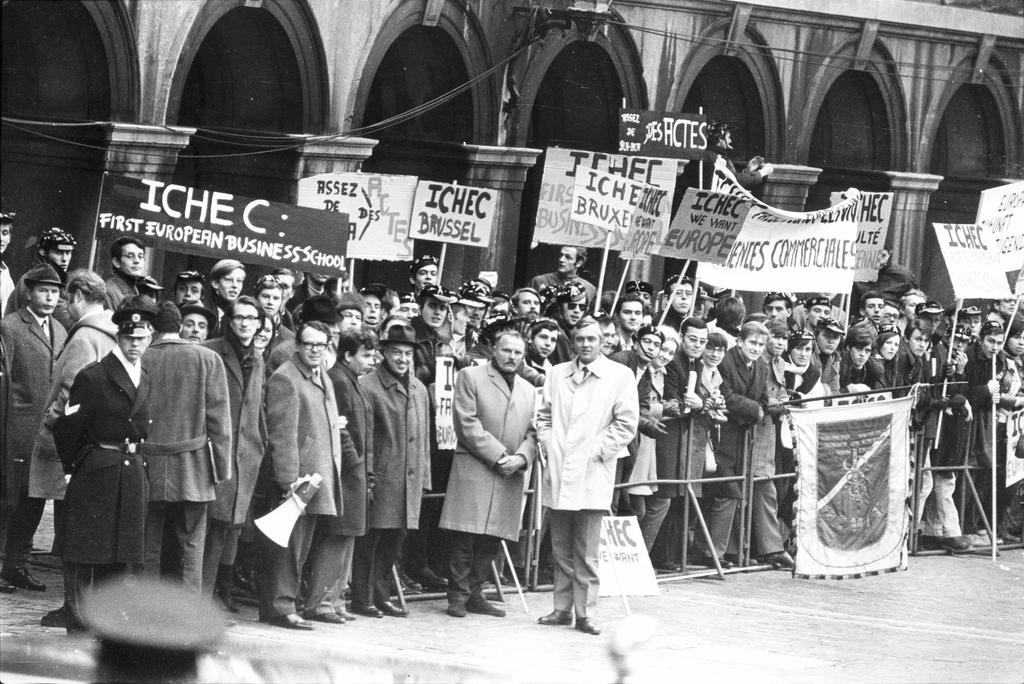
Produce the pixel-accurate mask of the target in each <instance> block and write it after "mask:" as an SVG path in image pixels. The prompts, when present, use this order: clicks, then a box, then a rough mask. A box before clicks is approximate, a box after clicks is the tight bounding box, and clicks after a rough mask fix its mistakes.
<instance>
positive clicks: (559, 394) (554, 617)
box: [535, 317, 640, 634]
mask: <svg viewBox="0 0 1024 684" xmlns="http://www.w3.org/2000/svg"><path fill="white" fill-rule="evenodd" d="M572 343H573V349H574V350H575V355H576V356H575V358H574V359H573V360H571V361H567V362H565V363H560V364H558V365H557V366H555V367H554V368H552V369H551V372H550V373H549V374H548V376H547V379H546V381H545V383H544V391H543V393H542V397H541V405H540V408H539V409H538V411H537V419H536V422H535V424H536V427H537V440H538V441H539V442H540V445H541V448H542V450H543V453H544V454H545V455H546V456H547V463H546V468H545V469H544V492H543V498H542V504H543V505H544V506H546V507H548V509H549V511H550V521H551V555H552V557H553V560H554V563H555V592H554V608H555V609H554V610H553V611H552V612H551V613H549V614H548V615H545V616H544V617H542V618H540V619H539V620H538V622H539V623H540V624H542V625H568V624H571V623H572V611H573V610H575V612H576V625H575V626H576V629H578V630H579V631H581V632H584V633H586V634H600V633H601V630H600V629H599V628H598V627H597V625H596V624H595V623H594V621H593V617H592V616H593V611H594V608H595V607H596V606H597V593H598V588H599V580H598V576H597V553H598V546H599V544H600V535H601V519H602V518H603V517H604V516H605V515H606V514H607V511H608V508H609V506H610V505H611V500H612V492H613V489H614V486H615V463H616V460H617V459H619V458H625V457H626V456H627V455H628V450H627V447H628V445H629V443H630V442H632V441H633V438H634V437H635V436H636V431H637V426H638V424H639V420H640V416H639V400H638V399H637V389H636V378H635V377H634V376H633V373H632V371H630V370H629V368H627V367H626V366H623V365H622V364H618V363H615V362H614V361H611V360H609V359H607V358H605V357H604V356H603V355H602V354H601V327H600V325H599V324H598V323H597V321H595V320H594V319H593V318H590V317H586V318H583V319H581V320H580V321H579V322H578V323H577V324H576V325H575V326H573V329H572Z"/></svg>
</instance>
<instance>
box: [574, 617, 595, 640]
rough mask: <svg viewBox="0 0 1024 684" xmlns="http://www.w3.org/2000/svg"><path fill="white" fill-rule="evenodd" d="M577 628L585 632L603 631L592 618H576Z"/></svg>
mask: <svg viewBox="0 0 1024 684" xmlns="http://www.w3.org/2000/svg"><path fill="white" fill-rule="evenodd" d="M576 629H577V630H579V631H580V632H583V633H584V634H593V635H595V636H596V635H598V634H600V633H601V628H600V627H598V626H597V625H595V624H594V621H593V620H591V619H590V618H579V619H577V620H576Z"/></svg>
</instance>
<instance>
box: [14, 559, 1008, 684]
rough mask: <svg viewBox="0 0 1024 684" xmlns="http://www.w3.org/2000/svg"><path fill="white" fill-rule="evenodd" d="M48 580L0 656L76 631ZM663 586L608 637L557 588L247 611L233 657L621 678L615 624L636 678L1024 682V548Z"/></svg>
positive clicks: (609, 626)
mask: <svg viewBox="0 0 1024 684" xmlns="http://www.w3.org/2000/svg"><path fill="white" fill-rule="evenodd" d="M40 574H41V575H42V576H43V577H44V578H45V580H46V582H47V584H48V585H49V587H48V590H47V591H46V592H45V594H39V593H32V592H18V593H17V594H14V595H10V596H6V595H5V596H3V597H2V598H0V625H2V630H0V646H10V645H11V644H15V643H19V642H24V641H26V640H33V641H34V642H36V643H40V642H41V643H53V644H54V645H57V646H59V645H60V644H63V643H65V641H64V640H66V637H64V636H63V631H62V630H57V629H47V628H43V627H40V626H39V622H38V621H39V616H40V615H41V614H42V612H44V611H45V610H46V609H48V608H51V607H55V606H56V605H57V604H58V603H59V597H60V587H59V584H60V577H59V573H57V572H56V571H55V570H47V569H43V570H42V571H41V573H40ZM662 589H663V593H662V595H661V596H659V597H647V598H634V599H630V606H631V608H632V612H633V614H634V616H643V617H642V618H641V619H639V620H636V618H634V619H633V620H632V621H627V620H625V618H626V614H625V609H624V607H623V605H622V602H621V600H619V599H602V600H601V604H600V612H599V615H598V622H599V623H600V624H601V626H602V627H604V628H605V633H604V634H602V635H601V636H599V637H592V636H588V635H584V634H581V633H579V632H576V631H575V630H572V629H569V628H563V627H541V626H539V625H537V624H535V620H536V617H537V616H539V615H541V614H543V613H546V612H547V611H548V610H550V606H551V595H550V594H548V593H538V594H528V595H527V600H528V602H529V606H530V615H525V614H524V613H523V611H522V607H521V605H520V603H519V600H518V598H517V597H516V596H515V595H514V594H512V595H507V596H506V598H507V599H508V601H509V603H508V606H507V607H508V611H509V616H508V617H507V618H505V619H496V618H490V617H485V616H478V615H470V616H469V617H467V618H464V619H455V618H450V617H448V616H447V615H445V614H444V608H445V604H444V603H443V602H441V601H424V602H411V603H410V609H411V610H412V616H411V617H410V618H409V619H407V620H400V619H390V618H385V619H382V620H374V619H370V618H360V619H359V620H357V621H356V622H354V623H351V624H347V625H343V626H334V625H323V624H318V625H317V628H316V631H315V632H313V633H301V632H292V631H288V630H283V629H280V628H273V627H268V626H265V625H261V624H259V623H258V622H256V611H255V608H252V607H245V608H243V612H242V613H241V614H240V617H238V618H237V619H233V620H232V623H231V627H230V629H229V631H228V638H227V641H226V643H225V646H224V647H223V649H222V652H225V653H229V654H247V655H257V656H260V657H264V658H280V657H300V658H301V657H304V658H322V657H328V658H337V659H339V660H343V659H346V658H348V657H351V656H352V655H353V654H357V655H358V656H359V658H360V659H361V660H363V661H366V660H369V661H372V662H387V663H388V667H390V668H391V670H392V671H393V672H401V671H402V668H403V667H405V668H407V669H408V675H409V676H410V677H411V678H412V679H410V680H409V681H442V680H444V679H446V678H447V677H446V676H444V675H443V674H440V673H442V672H444V670H443V669H435V668H434V667H433V666H436V667H437V668H443V667H444V666H446V665H462V666H470V667H474V668H482V669H484V670H487V671H490V672H492V673H494V674H496V675H501V676H504V677H506V678H508V679H509V680H512V681H522V682H586V683H588V684H594V683H595V682H608V681H613V679H614V669H613V667H612V664H611V661H610V660H609V657H608V643H609V638H610V636H611V634H612V633H613V632H615V631H616V627H619V628H623V631H624V632H625V634H622V635H620V638H624V639H626V640H628V639H630V638H637V637H639V635H641V634H642V633H643V632H644V631H645V629H648V628H649V629H650V631H651V634H650V636H649V637H648V638H646V639H645V640H643V641H642V642H641V643H640V644H639V645H638V646H637V647H636V649H635V652H634V657H633V661H634V663H635V667H636V673H637V679H636V681H680V680H681V679H682V678H684V677H685V678H687V679H695V678H699V679H701V680H708V679H715V680H720V681H741V680H743V681H747V680H750V679H751V678H754V677H756V678H757V679H758V680H759V681H762V682H775V681H785V682H822V681H828V682H847V681H848V682H858V683H859V682H865V681H872V682H877V681H920V682H967V681H970V682H1021V681H1024V655H1022V654H1024V551H1020V550H1011V551H1004V552H1003V554H1002V556H1001V558H1000V559H999V562H998V563H992V562H991V560H989V558H988V557H987V556H981V555H967V556H929V557H920V558H912V559H911V569H910V571H909V572H904V573H896V574H887V575H881V576H878V577H867V578H864V579H859V580H842V581H823V580H796V579H792V578H791V577H790V576H789V575H788V573H784V572H757V573H750V574H739V575H730V576H729V577H728V579H727V580H726V581H724V582H723V581H719V580H713V579H704V580H684V581H676V582H671V583H665V584H663V585H662ZM396 658H398V659H411V663H409V664H404V665H403V664H402V663H400V662H396V660H395V659H396ZM417 663H419V664H417ZM423 663H431V664H432V667H429V668H428V667H426V666H425V665H424V664H423ZM400 680H401V678H400V677H396V678H395V681H400Z"/></svg>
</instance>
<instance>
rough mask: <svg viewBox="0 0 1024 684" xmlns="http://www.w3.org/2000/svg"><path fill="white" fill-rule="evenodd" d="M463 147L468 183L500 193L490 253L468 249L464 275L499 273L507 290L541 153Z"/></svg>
mask: <svg viewBox="0 0 1024 684" xmlns="http://www.w3.org/2000/svg"><path fill="white" fill-rule="evenodd" d="M462 147H463V148H464V149H465V152H466V157H465V159H466V162H467V163H468V169H467V171H466V183H467V184H468V185H477V186H481V187H485V188H492V189H494V190H497V191H498V198H497V205H496V207H495V211H496V215H495V217H494V230H493V232H492V233H491V244H490V246H489V248H488V249H487V250H486V251H485V250H481V249H469V248H467V249H466V250H465V256H464V262H463V271H462V273H463V275H464V277H466V278H469V277H472V276H475V275H476V273H477V271H480V270H484V271H497V272H498V289H501V290H506V291H507V290H508V289H509V288H510V287H511V286H512V279H513V277H514V275H515V266H516V250H517V245H518V240H519V237H518V234H519V211H520V207H521V205H522V201H523V185H524V184H525V182H526V172H527V171H529V169H530V168H531V167H532V166H533V165H534V164H535V163H536V161H537V157H538V156H539V155H540V153H541V150H536V149H532V148H527V147H493V146H489V145H470V144H463V145H462Z"/></svg>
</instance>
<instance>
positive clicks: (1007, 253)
mask: <svg viewBox="0 0 1024 684" xmlns="http://www.w3.org/2000/svg"><path fill="white" fill-rule="evenodd" d="M974 221H975V223H978V224H980V225H982V226H984V227H985V229H986V230H987V231H988V232H989V233H990V234H991V235H992V238H993V240H994V242H995V245H996V246H995V250H996V251H997V252H998V253H999V260H1000V263H1002V269H1003V270H1004V271H1007V272H1009V271H1016V270H1017V269H1019V268H1020V267H1021V264H1022V263H1024V181H1018V182H1016V183H1010V184H1008V185H1000V186H999V187H997V188H990V189H988V190H982V191H981V199H980V200H979V201H978V215H977V218H975V219H974Z"/></svg>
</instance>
